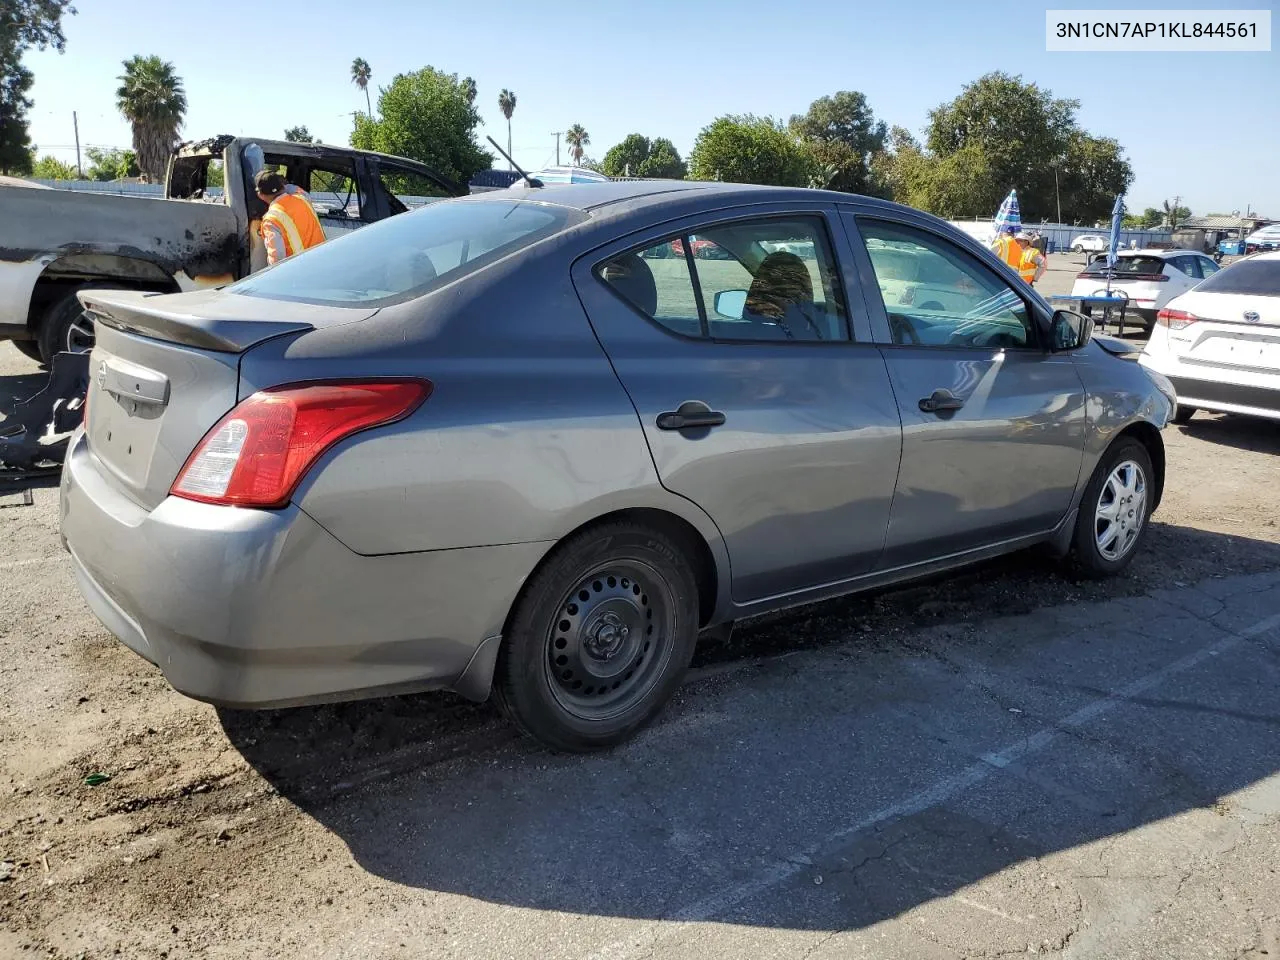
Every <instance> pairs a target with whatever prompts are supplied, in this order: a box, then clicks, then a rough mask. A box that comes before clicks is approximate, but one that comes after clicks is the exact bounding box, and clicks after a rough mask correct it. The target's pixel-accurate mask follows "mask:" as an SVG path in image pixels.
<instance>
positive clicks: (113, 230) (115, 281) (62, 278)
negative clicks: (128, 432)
mask: <svg viewBox="0 0 1280 960" xmlns="http://www.w3.org/2000/svg"><path fill="white" fill-rule="evenodd" d="M215 163H220V164H222V173H223V180H224V183H225V187H224V188H223V189H221V191H211V190H210V187H209V182H210V179H211V178H210V176H209V170H210V167H211V165H212V164H215ZM255 164H256V166H255ZM263 164H269V165H272V166H275V167H278V168H279V169H280V170H281V171H283V172H284V173H285V175H286V178H287V179H288V181H289V182H290V183H294V184H297V185H298V186H301V187H302V188H304V189H306V190H309V191H311V193H312V197H313V199H314V200H315V203H316V212H317V213H318V214H319V215H320V222H321V224H322V226H323V227H324V231H325V234H326V236H328V237H334V236H337V235H340V234H343V233H346V232H348V231H350V230H354V229H355V228H357V227H361V226H364V225H365V224H367V223H373V222H374V221H377V220H382V219H384V218H386V217H389V216H392V215H394V214H396V213H402V212H404V210H405V209H406V208H405V204H404V203H403V202H401V201H400V200H399V199H398V198H397V196H396V194H412V195H419V196H428V197H456V196H461V195H464V194H465V193H466V189H465V188H464V187H460V186H458V185H457V184H454V183H453V182H451V181H450V180H448V179H447V178H445V177H443V176H441V175H440V174H437V173H436V172H435V171H433V170H432V169H431V168H429V167H427V166H424V165H423V164H421V163H418V162H417V161H414V160H406V159H404V158H403V157H391V156H386V155H384V154H378V153H371V152H369V151H363V150H352V149H351V148H349V147H333V146H328V145H325V144H318V143H315V144H312V143H290V142H287V141H277V140H255V139H252V138H248V137H230V136H223V137H215V138H213V139H210V140H201V141H198V142H193V143H186V144H182V145H181V146H179V147H178V148H177V149H176V150H175V151H174V154H173V157H172V158H171V159H170V161H169V169H168V176H167V179H166V182H165V200H159V199H153V198H150V197H136V196H134V197H131V196H116V195H113V194H107V193H81V192H77V191H72V190H32V189H29V187H30V186H31V185H30V184H25V185H23V186H21V187H19V186H10V185H7V184H3V183H0V247H3V248H4V249H5V250H6V251H7V253H6V254H5V255H4V257H3V258H0V290H2V291H3V292H4V296H3V297H0V340H12V341H13V342H14V346H16V347H17V348H18V349H19V350H20V351H22V352H23V353H25V354H26V355H27V356H29V357H31V358H32V359H35V360H40V361H41V362H43V363H46V364H47V363H49V361H50V360H51V359H52V358H53V355H54V354H55V353H57V352H59V351H63V350H70V351H72V352H78V351H81V350H86V349H88V348H89V347H90V346H91V345H92V343H93V327H92V324H91V323H89V322H88V321H87V320H86V318H85V317H84V316H83V312H82V311H81V309H80V304H79V301H78V300H77V299H76V294H77V293H78V292H79V291H81V290H85V289H88V288H90V287H95V286H97V287H116V288H124V289H130V290H146V291H150V292H155V293H168V292H177V291H180V290H194V289H197V288H200V287H210V286H217V285H219V284H224V283H230V282H231V281H232V280H235V279H237V278H239V277H243V276H245V275H246V274H248V273H250V272H252V271H254V270H259V269H261V268H262V267H265V266H266V262H267V261H266V251H265V248H264V247H263V245H262V240H261V238H260V237H259V236H258V221H259V219H260V218H261V216H262V214H263V213H265V212H266V206H265V205H264V204H263V203H262V201H261V200H259V199H258V197H257V194H256V193H255V192H254V189H253V175H254V173H255V172H256V171H257V170H258V169H261V167H262V165H263Z"/></svg>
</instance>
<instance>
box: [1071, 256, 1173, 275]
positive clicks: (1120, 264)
mask: <svg viewBox="0 0 1280 960" xmlns="http://www.w3.org/2000/svg"><path fill="white" fill-rule="evenodd" d="M1163 270H1164V260H1162V259H1161V258H1160V257H1119V258H1117V259H1116V273H1115V275H1116V276H1117V277H1122V276H1124V275H1125V274H1138V273H1148V274H1150V273H1161V272H1162V271H1163ZM1084 272H1085V273H1092V274H1098V275H1099V276H1103V275H1105V274H1106V272H1107V261H1106V260H1097V261H1094V262H1093V263H1091V264H1089V266H1088V268H1087V269H1086V270H1085V271H1084Z"/></svg>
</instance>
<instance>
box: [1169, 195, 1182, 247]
mask: <svg viewBox="0 0 1280 960" xmlns="http://www.w3.org/2000/svg"><path fill="white" fill-rule="evenodd" d="M1181 200H1182V198H1181V197H1174V198H1173V209H1172V210H1171V211H1169V232H1170V233H1172V232H1173V231H1175V230H1177V229H1178V203H1179V202H1180V201H1181ZM1170 239H1173V238H1172V237H1170Z"/></svg>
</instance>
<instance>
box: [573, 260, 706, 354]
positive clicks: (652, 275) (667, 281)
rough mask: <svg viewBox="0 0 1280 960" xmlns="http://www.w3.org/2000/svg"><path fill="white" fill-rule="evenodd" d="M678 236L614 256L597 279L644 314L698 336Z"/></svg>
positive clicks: (686, 266) (693, 300)
mask: <svg viewBox="0 0 1280 960" xmlns="http://www.w3.org/2000/svg"><path fill="white" fill-rule="evenodd" d="M682 249H683V248H682V247H681V246H680V241H679V240H664V241H663V242H662V243H656V244H654V245H653V246H649V247H645V248H644V249H643V250H633V251H630V252H629V253H624V254H622V255H621V256H618V257H614V258H613V259H612V260H610V261H609V262H608V263H605V264H604V265H603V266H601V267H600V268H599V270H598V271H597V272H598V274H599V276H600V279H601V280H603V281H604V282H605V283H606V284H608V285H609V287H610V288H612V289H613V291H614V292H615V293H617V294H618V295H619V296H620V297H622V299H624V300H625V301H627V303H629V304H631V306H633V307H635V308H636V309H637V310H639V311H640V312H641V313H643V314H644V315H645V316H647V317H649V318H651V319H652V320H654V321H655V322H657V323H659V324H661V325H662V326H664V327H666V328H667V329H668V330H671V331H673V332H674V333H679V334H682V335H684V336H687V337H696V336H700V335H701V334H702V331H703V327H702V320H701V318H700V316H699V314H698V298H697V296H696V294H695V293H694V291H693V278H692V276H690V274H689V263H688V261H687V260H685V257H684V254H683V252H681V251H682Z"/></svg>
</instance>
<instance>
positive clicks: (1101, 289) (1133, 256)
mask: <svg viewBox="0 0 1280 960" xmlns="http://www.w3.org/2000/svg"><path fill="white" fill-rule="evenodd" d="M1217 272H1218V265H1217V264H1216V263H1214V262H1213V258H1212V257H1206V256H1205V255H1204V254H1202V253H1196V252H1195V251H1194V250H1123V251H1120V253H1119V254H1118V255H1117V259H1116V266H1115V273H1114V275H1113V276H1112V279H1111V296H1113V297H1115V296H1120V297H1124V298H1125V299H1127V300H1128V301H1129V303H1128V305H1127V308H1126V310H1125V315H1124V316H1125V322H1126V323H1128V321H1129V320H1130V319H1131V318H1132V319H1136V320H1139V321H1141V323H1142V324H1143V326H1145V327H1146V328H1147V329H1148V330H1149V329H1151V327H1152V326H1153V325H1154V324H1155V322H1156V314H1157V313H1158V312H1159V311H1160V308H1161V307H1163V306H1164V305H1165V304H1166V303H1168V302H1169V301H1170V300H1172V299H1173V298H1174V297H1176V296H1178V295H1179V294H1182V293H1186V292H1187V291H1188V290H1190V289H1191V288H1192V287H1194V286H1195V285H1196V284H1197V283H1199V282H1200V281H1201V280H1203V279H1204V278H1205V277H1211V276H1213V275H1214V274H1215V273H1217ZM1106 295H1107V261H1106V260H1105V259H1102V260H1096V261H1094V262H1093V263H1091V264H1089V266H1087V267H1085V268H1084V271H1083V272H1082V273H1079V274H1077V275H1076V282H1075V284H1074V285H1073V286H1072V288H1071V296H1073V297H1103V296H1106Z"/></svg>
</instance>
